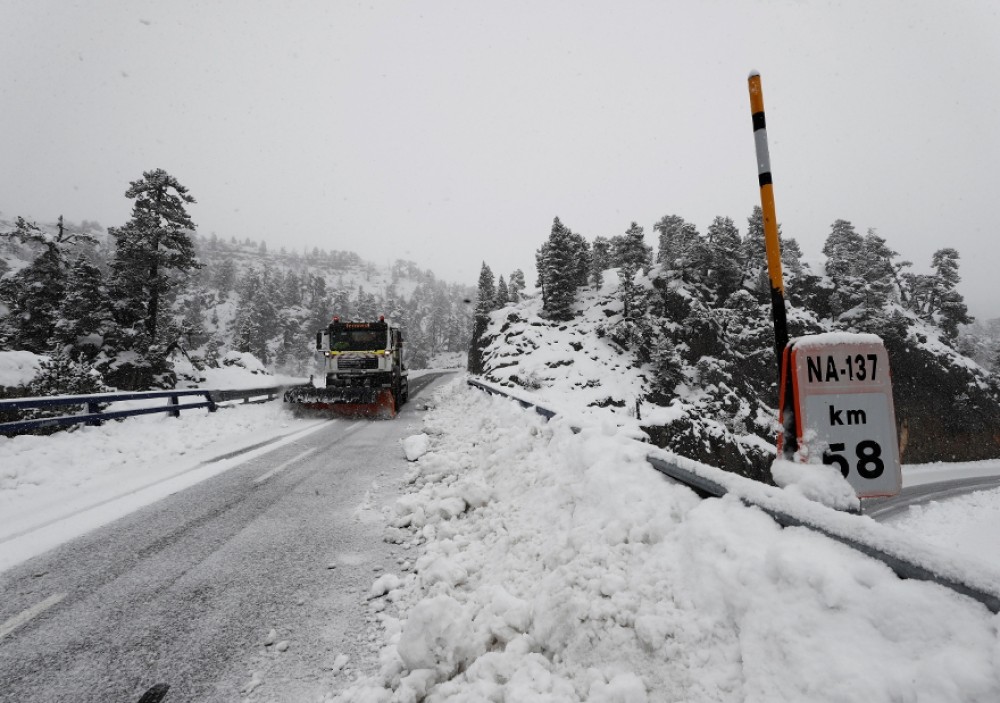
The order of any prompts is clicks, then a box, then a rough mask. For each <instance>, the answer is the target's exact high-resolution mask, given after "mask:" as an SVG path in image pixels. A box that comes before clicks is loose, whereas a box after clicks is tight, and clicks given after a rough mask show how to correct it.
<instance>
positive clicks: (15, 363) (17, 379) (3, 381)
mask: <svg viewBox="0 0 1000 703" xmlns="http://www.w3.org/2000/svg"><path fill="white" fill-rule="evenodd" d="M47 358H48V357H45V356H40V355H39V354H33V353H32V352H27V351H0V386H26V385H28V384H29V383H31V380H32V379H33V378H34V377H35V376H37V375H38V371H39V370H40V365H41V363H42V362H43V361H45V360H46V359H47Z"/></svg>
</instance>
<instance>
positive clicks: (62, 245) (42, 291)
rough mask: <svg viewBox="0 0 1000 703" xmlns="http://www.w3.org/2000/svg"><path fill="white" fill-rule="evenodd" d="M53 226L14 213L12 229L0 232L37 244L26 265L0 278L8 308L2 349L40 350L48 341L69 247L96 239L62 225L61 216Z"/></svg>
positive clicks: (1, 327) (0, 328)
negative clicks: (49, 229)
mask: <svg viewBox="0 0 1000 703" xmlns="http://www.w3.org/2000/svg"><path fill="white" fill-rule="evenodd" d="M56 227H57V229H56V233H55V234H54V235H50V234H48V233H46V232H43V231H42V230H41V228H39V227H38V225H36V224H35V223H33V222H28V221H26V220H25V219H24V218H23V217H18V218H17V222H16V224H15V226H14V229H13V230H11V231H9V232H0V239H6V240H7V241H14V240H16V241H18V242H20V243H21V244H22V245H25V246H28V247H31V248H32V249H35V250H37V249H39V248H40V249H41V253H40V254H39V255H38V256H36V257H35V259H34V260H33V261H32V262H31V264H29V265H28V266H26V267H25V268H23V269H21V270H20V271H18V272H17V273H16V274H14V275H13V276H8V277H6V278H4V279H3V280H2V281H0V303H2V304H3V305H4V307H6V308H7V309H8V311H9V312H8V314H7V316H6V317H4V318H3V320H2V321H0V344H3V347H4V348H7V349H23V350H26V351H32V352H35V353H36V354H44V353H46V352H48V351H49V350H50V349H51V347H52V345H53V344H54V339H53V336H54V334H55V327H56V322H57V321H58V311H59V307H60V305H61V303H62V300H63V298H64V297H65V292H66V279H67V278H68V276H69V269H70V266H71V264H70V261H69V252H70V250H71V249H72V248H75V247H77V246H78V245H81V244H93V243H94V242H95V241H96V240H95V239H94V237H93V236H91V235H89V234H86V233H78V232H72V231H70V230H68V229H67V228H65V227H64V226H63V218H62V216H61V215H60V217H59V220H58V223H57V226H56Z"/></svg>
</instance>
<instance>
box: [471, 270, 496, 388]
mask: <svg viewBox="0 0 1000 703" xmlns="http://www.w3.org/2000/svg"><path fill="white" fill-rule="evenodd" d="M495 300H496V288H495V287H494V285H493V271H492V270H490V267H489V266H487V265H486V262H485V261H484V262H483V266H482V268H481V269H480V270H479V290H478V292H477V294H476V313H475V317H474V318H473V327H472V339H471V340H470V342H469V361H468V370H469V373H473V374H476V375H480V374H482V373H483V344H484V341H483V335H484V334H485V333H486V328H487V326H488V325H489V323H490V313H491V312H493V310H495V309H496V306H495Z"/></svg>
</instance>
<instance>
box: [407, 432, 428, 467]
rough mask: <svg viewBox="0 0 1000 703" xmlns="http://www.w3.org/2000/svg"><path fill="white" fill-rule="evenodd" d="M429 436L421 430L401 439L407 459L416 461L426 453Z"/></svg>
mask: <svg viewBox="0 0 1000 703" xmlns="http://www.w3.org/2000/svg"><path fill="white" fill-rule="evenodd" d="M429 440H430V438H429V437H428V436H427V435H426V434H424V433H423V432H421V433H420V434H415V435H413V436H411V437H407V438H406V439H404V440H403V453H404V454H406V460H407V461H416V460H417V459H419V458H420V457H422V456H423V455H424V454H426V453H427V448H428V446H429Z"/></svg>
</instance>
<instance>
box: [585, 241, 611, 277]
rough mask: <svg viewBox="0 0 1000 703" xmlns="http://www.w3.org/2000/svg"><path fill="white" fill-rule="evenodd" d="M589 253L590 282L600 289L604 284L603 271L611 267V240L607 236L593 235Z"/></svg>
mask: <svg viewBox="0 0 1000 703" xmlns="http://www.w3.org/2000/svg"><path fill="white" fill-rule="evenodd" d="M590 253H591V259H590V283H591V285H593V286H594V288H595V289H600V287H601V286H602V285H603V284H604V271H605V270H606V269H609V268H611V242H610V241H609V240H608V238H607V237H601V236H597V237H595V238H594V243H593V244H592V245H591V247H590Z"/></svg>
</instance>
